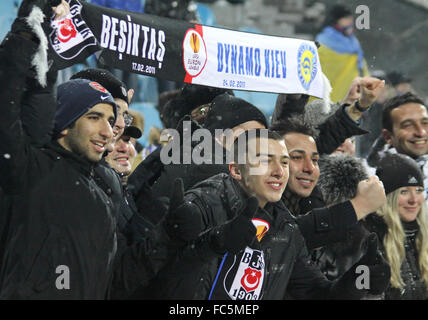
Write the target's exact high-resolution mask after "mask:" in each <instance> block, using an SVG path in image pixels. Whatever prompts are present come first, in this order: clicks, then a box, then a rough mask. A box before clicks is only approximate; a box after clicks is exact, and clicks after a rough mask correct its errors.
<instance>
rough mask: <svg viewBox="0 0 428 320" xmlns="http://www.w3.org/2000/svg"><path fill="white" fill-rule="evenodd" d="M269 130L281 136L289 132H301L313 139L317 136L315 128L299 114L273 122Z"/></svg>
mask: <svg viewBox="0 0 428 320" xmlns="http://www.w3.org/2000/svg"><path fill="white" fill-rule="evenodd" d="M269 130H271V131H274V132H276V133H278V134H279V135H280V136H281V137H283V136H284V135H286V134H289V133H301V134H304V135H306V136H310V137H312V138H314V139H316V138H317V136H318V134H317V132H316V130H315V128H314V127H313V126H312V125H311V124H309V123H308V122H306V121H305V120H304V119H303V117H301V116H293V117H290V118H288V119H282V120H279V121H277V122H274V123H272V125H271V126H270V128H269Z"/></svg>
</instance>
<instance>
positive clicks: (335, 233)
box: [271, 117, 385, 249]
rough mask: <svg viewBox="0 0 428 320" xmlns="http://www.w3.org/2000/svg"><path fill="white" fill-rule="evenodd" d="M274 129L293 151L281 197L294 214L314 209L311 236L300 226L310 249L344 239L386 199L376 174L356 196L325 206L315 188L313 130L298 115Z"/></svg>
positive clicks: (359, 187)
mask: <svg viewBox="0 0 428 320" xmlns="http://www.w3.org/2000/svg"><path fill="white" fill-rule="evenodd" d="M271 129H272V130H273V131H275V132H277V133H279V134H280V135H281V136H282V137H283V138H284V140H285V143H286V145H287V148H288V152H289V154H290V177H289V181H288V184H287V188H286V189H285V192H284V193H283V195H282V201H283V202H284V203H285V205H286V207H287V208H288V209H289V210H290V211H291V212H292V213H293V214H294V215H296V216H305V214H307V213H308V212H311V215H307V217H308V216H311V217H313V219H314V221H313V222H312V226H313V228H314V232H313V233H311V235H310V236H309V235H307V234H308V233H307V232H306V229H305V228H302V227H301V230H302V233H303V234H304V235H305V239H306V244H307V246H308V248H309V249H314V248H317V247H321V246H324V245H326V244H329V243H330V244H331V243H334V242H337V241H342V240H344V239H345V237H346V234H347V230H348V229H349V228H351V227H353V226H355V225H356V223H357V221H358V220H360V219H362V218H364V217H365V216H366V215H368V214H369V213H372V212H374V209H375V208H376V207H377V206H380V205H381V204H382V202H383V201H384V199H385V192H384V190H383V188H382V187H381V186H380V185H379V184H380V183H379V180H378V179H377V177H376V176H373V177H370V178H369V179H368V180H365V181H362V182H360V184H359V186H358V192H357V195H356V196H355V197H354V198H353V199H351V200H349V201H345V202H342V203H338V204H335V205H334V206H330V207H326V206H325V204H324V201H323V198H322V195H321V192H317V193H315V192H314V190H317V189H316V185H317V182H318V178H319V176H320V169H319V166H318V160H319V153H318V149H317V144H316V142H315V137H316V134H315V132H314V130H313V129H312V128H311V127H310V126H309V125H308V124H306V123H305V122H304V121H302V120H301V119H299V118H297V117H291V118H290V119H289V120H288V121H282V122H278V123H276V124H275V125H274V126H272V127H271ZM317 191H318V190H317Z"/></svg>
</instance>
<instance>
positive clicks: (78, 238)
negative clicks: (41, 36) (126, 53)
mask: <svg viewBox="0 0 428 320" xmlns="http://www.w3.org/2000/svg"><path fill="white" fill-rule="evenodd" d="M35 49H36V47H35V44H34V43H33V42H32V41H30V40H26V39H24V38H22V37H20V36H17V35H14V34H9V35H8V37H7V40H5V42H4V43H3V44H2V47H1V48H0V57H1V59H0V61H1V62H0V63H1V68H0V80H2V79H3V80H2V81H1V82H2V83H4V84H5V86H4V87H3V89H2V90H1V91H0V98H1V99H2V101H4V103H3V104H2V117H1V119H0V133H1V134H2V139H1V141H0V154H1V155H2V156H1V159H0V176H1V179H0V187H1V188H2V189H3V192H4V193H5V195H6V197H8V201H10V202H9V203H7V206H6V210H4V211H2V217H1V220H0V223H1V226H0V230H1V231H2V235H1V239H2V240H3V241H4V242H2V248H1V249H2V251H3V253H2V263H1V269H0V290H1V291H0V298H16V299H43V298H45V299H55V298H58V299H70V298H74V299H104V298H106V297H108V296H109V293H110V292H112V289H113V290H114V292H123V293H127V292H131V291H132V290H133V288H134V287H135V286H138V285H139V284H140V283H144V281H147V280H148V278H150V277H153V276H154V274H155V273H156V271H157V268H158V265H157V263H159V264H160V263H161V260H162V255H159V256H158V255H157V254H153V255H152V253H153V251H151V250H152V248H151V247H150V246H148V245H147V243H146V242H142V243H139V244H137V245H135V246H133V247H130V248H128V247H126V246H125V245H124V244H125V241H124V239H123V237H122V235H121V234H120V233H118V232H116V218H117V212H116V211H117V207H116V206H115V204H113V202H112V200H111V199H112V198H111V197H110V196H111V195H112V194H118V193H121V192H122V189H121V187H120V186H121V184H120V180H119V178H118V177H117V175H116V176H114V175H110V174H109V172H106V171H105V170H104V169H103V168H101V169H100V170H101V171H102V172H104V173H105V174H102V175H100V174H98V173H96V171H95V168H98V167H100V166H99V165H97V164H93V163H90V162H88V161H86V160H84V159H82V158H80V157H78V156H77V155H75V154H73V153H70V152H68V151H66V150H65V149H63V148H62V147H61V146H60V145H59V144H57V143H51V144H49V145H48V146H46V148H44V149H37V148H34V147H32V146H31V142H32V141H31V139H29V138H28V137H27V135H25V133H24V130H23V126H22V122H21V118H22V115H21V111H22V110H23V108H22V99H23V95H24V92H27V93H28V94H29V95H30V96H31V92H28V90H27V91H25V90H23V88H24V87H25V81H26V76H27V72H28V70H29V68H30V62H31V61H30V60H31V56H32V55H31V54H30V53H31V51H30V52H29V51H28V50H33V51H35ZM16 51H18V52H20V53H22V54H18V55H13V53H14V52H16ZM6 84H7V85H6ZM39 107H43V106H39ZM43 130H44V129H43ZM43 130H42V131H43ZM105 169H107V168H105ZM109 176H110V178H109V179H111V181H105V178H106V177H109ZM114 179H116V180H114ZM111 186H119V187H118V188H112V189H111V190H109V189H108V187H111ZM160 251H161V250H156V251H155V252H157V253H159V252H160ZM147 255H150V256H153V259H152V260H150V261H146V260H145V259H144V258H145V257H147ZM158 257H159V260H158ZM61 266H66V267H67V269H68V270H69V272H70V274H69V275H70V289H63V290H59V289H58V287H57V283H56V280H57V277H59V275H60V274H59V273H57V271H58V270H59V269H58V267H61ZM60 269H61V268H60ZM62 270H63V269H62ZM112 284H113V285H112Z"/></svg>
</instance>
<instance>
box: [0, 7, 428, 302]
mask: <svg viewBox="0 0 428 320" xmlns="http://www.w3.org/2000/svg"><path fill="white" fill-rule="evenodd" d="M59 3H60V1H56V0H54V1H47V0H46V1H30V0H24V1H23V3H22V4H21V7H20V10H19V12H18V17H17V18H16V20H15V22H14V23H13V25H12V27H11V31H10V32H9V33H8V35H7V36H6V37H5V39H4V40H3V42H2V44H1V46H0V57H1V59H0V78H1V79H0V81H1V82H2V83H3V87H2V89H1V90H0V94H1V98H2V101H3V103H2V111H3V112H2V117H1V120H0V132H1V134H2V139H1V141H0V171H1V179H0V206H1V215H0V238H1V241H0V298H1V299H210V300H214V299H232V300H259V299H426V298H427V293H428V292H427V286H428V220H427V219H428V216H427V214H428V212H427V207H426V199H427V193H426V189H425V185H426V184H427V181H426V180H427V178H428V165H426V163H427V161H426V160H427V159H428V158H427V157H428V112H427V109H426V106H425V105H424V102H423V101H422V100H421V99H420V98H419V97H418V96H417V95H416V94H415V93H413V92H412V90H411V87H410V86H409V83H410V79H409V78H408V77H406V76H404V75H402V74H399V73H397V72H393V73H390V74H388V75H385V74H383V75H381V74H379V75H378V76H374V75H372V76H369V75H368V74H364V59H363V57H362V52H361V48H360V46H359V44H358V41H357V40H356V39H355V38H352V39H351V37H352V17H351V15H350V11H349V10H347V9H346V7H343V6H336V7H334V8H333V10H332V15H331V17H334V19H332V20H330V22H329V24H328V26H326V30H324V31H323V33H322V36H320V37H319V38H318V39H317V41H318V42H319V43H320V45H321V47H320V49H319V50H321V49H322V48H324V47H325V48H326V49H325V50H326V54H327V55H328V54H333V55H340V54H342V53H347V54H350V55H355V56H354V57H353V58H352V59H351V60H350V61H342V62H343V63H345V64H347V63H352V61H353V63H354V66H355V70H353V71H352V72H354V71H355V72H356V73H355V75H354V74H352V79H351V81H349V83H347V84H346V90H345V91H342V92H344V93H343V94H341V95H340V94H339V97H340V98H339V99H338V100H337V102H336V103H333V104H331V105H330V106H329V108H328V110H329V111H325V112H322V111H321V107H320V106H321V105H322V104H323V103H324V102H323V101H321V100H311V99H310V97H309V96H306V95H303V94H280V95H279V96H278V99H277V102H276V105H275V111H274V114H273V116H272V118H271V119H267V118H266V117H265V115H264V114H263V113H262V112H261V111H260V110H259V109H258V108H257V106H255V105H253V104H251V103H249V102H248V101H245V100H243V99H240V98H237V97H235V96H234V93H233V92H232V91H230V90H225V89H219V88H211V87H204V86H197V85H190V84H186V85H184V86H183V87H182V88H180V89H173V90H168V91H165V92H163V93H162V94H161V97H160V99H159V100H160V104H159V106H158V110H159V113H160V117H161V120H162V123H163V125H164V128H153V129H152V130H150V131H151V140H150V141H151V143H150V146H147V147H145V148H144V149H143V148H142V146H139V145H138V143H137V139H138V138H140V137H141V135H142V131H143V130H144V119H142V118H141V116H139V115H138V114H137V113H135V112H134V111H133V110H132V108H131V107H130V104H131V102H132V97H133V95H134V90H133V88H132V87H128V86H127V84H126V83H125V81H124V79H121V78H120V77H118V76H117V75H114V74H113V73H112V72H110V71H108V70H105V69H102V68H88V69H85V70H82V71H80V72H78V73H76V74H74V75H73V76H72V77H71V79H70V80H69V81H66V82H64V83H62V84H61V85H59V86H56V84H55V83H56V73H57V71H56V70H50V71H49V72H48V74H47V83H46V84H41V83H40V79H39V77H37V70H36V69H37V68H35V64H37V63H39V62H37V61H35V60H34V59H33V57H34V54H35V52H36V51H37V50H38V48H39V46H38V45H39V43H40V39H39V36H40V35H38V34H37V33H35V32H34V28H33V27H34V26H33V25H32V23H40V22H37V21H34V20H29V19H27V17H28V16H29V15H31V14H33V13H34V12H35V10H36V11H37V10H41V11H42V12H50V10H51V6H55V5H58V4H59ZM155 3H156V2H152V5H154V4H155ZM350 21H351V23H350ZM333 39H339V40H337V41H340V39H342V40H346V41H350V42H352V46H350V45H348V46H346V48H347V49H349V50H351V49H352V50H353V51H352V52H343V50H342V49H344V47H343V46H342V47H341V46H338V47H330V48H329V47H328V46H329V44H331V43H333V44H334V45H336V44H337V43H336V42H335V41H333ZM341 50H342V51H341ZM328 51H331V52H330V53H329V52H328ZM320 56H321V60H323V59H324V58H323V57H322V55H320ZM332 57H333V58H332ZM328 59H330V60H331V61H334V56H332V55H330V56H329V58H328ZM328 69H329V64H328V62H326V63H325V65H324V64H323V70H328ZM326 73H327V74H328V72H326ZM331 77H332V79H330V80H331V82H332V84H333V87H334V80H333V75H331ZM341 85H343V83H341ZM386 91H387V93H386ZM333 101H334V100H333ZM375 110H376V111H375ZM166 128H170V129H176V130H175V132H177V133H178V136H177V135H169V136H168V135H164V134H163V133H162V129H166ZM186 128H190V130H191V131H192V132H195V131H196V130H198V129H205V131H204V132H208V133H210V134H209V135H203V136H201V137H200V139H199V140H198V139H193V138H192V141H191V143H189V144H187V143H186V141H183V139H185V138H186V135H187V134H188V132H187V133H186ZM219 129H221V130H219ZM372 129H373V130H375V135H372V136H370V141H371V142H374V144H373V147H370V148H366V149H365V151H362V150H363V149H361V150H360V151H359V152H358V153H359V155H360V156H359V157H356V156H355V154H356V150H355V139H356V137H358V139H361V140H360V143H361V144H362V145H364V146H367V144H368V142H367V141H369V140H364V139H363V137H365V136H368V135H369V132H371V131H372ZM218 132H221V133H220V134H218ZM205 139H208V140H210V141H209V142H210V143H209V146H210V147H209V148H207V149H204V150H203V155H202V156H203V159H205V160H206V161H204V162H203V163H200V162H199V161H198V159H197V158H192V157H191V161H190V162H186V161H184V160H183V159H185V158H186V155H188V154H191V155H194V154H198V155H200V154H201V150H200V143H201V142H202V141H204V142H206V141H205ZM177 149H178V150H179V151H180V155H179V160H181V161H179V162H178V163H176V162H173V163H166V162H165V161H164V158H165V155H169V153H170V152H174V150H177ZM165 150H169V151H165ZM219 150H220V151H221V152H220V153H219ZM138 154H140V157H141V158H140V159H139V160H136V159H137V158H138V157H139V155H138ZM242 157H243V158H244V159H245V161H244V162H239V161H237V159H238V158H242ZM230 159H232V160H230ZM254 171H257V174H255V173H254ZM61 270H62V271H61ZM64 270H66V271H64Z"/></svg>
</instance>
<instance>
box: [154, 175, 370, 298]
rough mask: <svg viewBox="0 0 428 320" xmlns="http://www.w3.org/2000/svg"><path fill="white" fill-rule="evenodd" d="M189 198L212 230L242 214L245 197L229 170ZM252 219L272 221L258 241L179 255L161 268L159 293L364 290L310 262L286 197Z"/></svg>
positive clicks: (303, 294)
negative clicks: (231, 250)
mask: <svg viewBox="0 0 428 320" xmlns="http://www.w3.org/2000/svg"><path fill="white" fill-rule="evenodd" d="M185 199H186V200H187V201H191V202H194V203H195V204H196V205H197V206H198V207H199V212H200V214H201V216H202V219H203V223H204V226H205V229H206V230H209V229H210V228H212V227H215V226H218V225H221V224H223V223H225V222H226V221H228V220H230V219H233V218H234V217H235V216H236V215H238V214H239V213H240V211H241V210H242V208H243V207H244V205H245V202H246V199H247V197H246V196H245V195H244V193H243V191H242V189H241V188H240V186H239V185H238V184H237V183H236V182H235V181H234V180H233V179H232V178H231V177H230V176H229V175H226V174H218V175H216V176H214V177H212V178H210V179H207V180H205V181H203V182H201V183H199V184H197V185H196V186H195V187H194V188H193V189H191V190H189V191H188V192H187V193H186V195H185ZM254 218H255V219H260V220H263V221H265V222H267V223H268V224H269V230H268V232H267V233H266V234H265V236H264V237H263V238H262V239H261V241H260V242H258V240H255V241H254V242H253V243H252V245H251V246H249V247H247V248H246V249H245V251H241V252H240V253H239V254H237V255H236V256H235V255H233V254H226V255H225V256H222V255H219V254H216V253H215V252H211V253H207V252H205V253H204V254H203V255H201V256H200V257H199V259H189V258H182V259H180V258H178V259H177V260H176V261H175V263H171V264H169V265H168V266H167V267H166V268H165V269H164V270H162V271H161V272H160V273H159V275H158V279H157V280H158V281H157V283H156V287H155V288H156V298H168V299H208V298H209V299H285V298H286V297H287V296H288V295H289V296H291V297H293V298H296V299H332V298H341V299H346V298H357V299H358V298H360V297H361V296H362V295H363V294H364V293H363V292H361V291H359V290H356V289H355V285H354V283H346V282H345V281H336V282H330V281H328V280H326V279H325V277H324V276H323V275H322V274H321V272H320V271H319V269H317V268H316V267H315V266H314V265H313V264H312V263H311V261H310V257H309V255H308V251H307V249H306V245H305V241H304V238H303V237H302V235H301V233H300V231H299V228H298V226H297V224H296V222H295V218H294V217H293V216H292V215H291V214H290V212H289V211H288V210H287V209H286V208H285V207H284V205H283V203H282V202H277V203H270V204H268V205H267V206H266V208H265V209H260V208H259V210H258V211H257V213H256V215H255V217H254ZM261 257H264V259H263V258H261Z"/></svg>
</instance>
